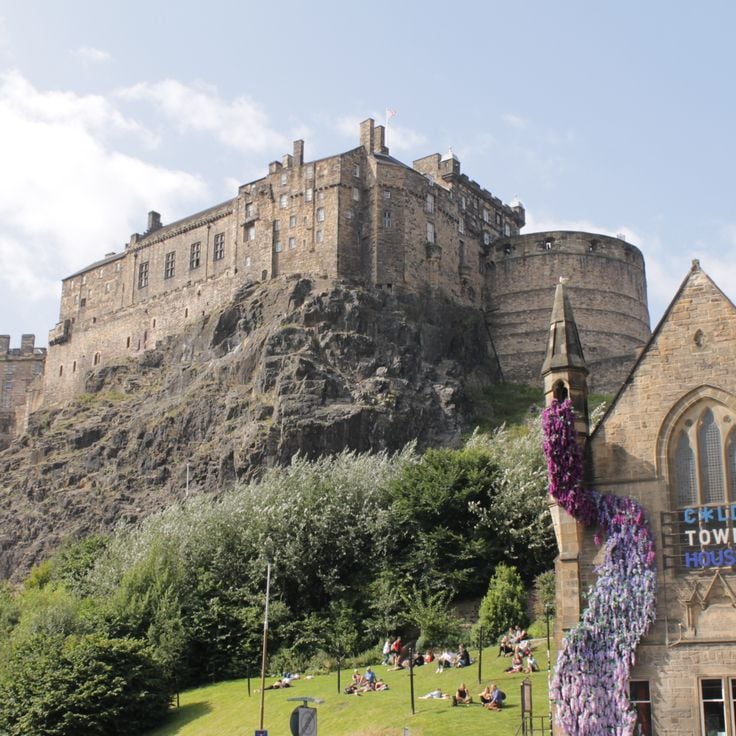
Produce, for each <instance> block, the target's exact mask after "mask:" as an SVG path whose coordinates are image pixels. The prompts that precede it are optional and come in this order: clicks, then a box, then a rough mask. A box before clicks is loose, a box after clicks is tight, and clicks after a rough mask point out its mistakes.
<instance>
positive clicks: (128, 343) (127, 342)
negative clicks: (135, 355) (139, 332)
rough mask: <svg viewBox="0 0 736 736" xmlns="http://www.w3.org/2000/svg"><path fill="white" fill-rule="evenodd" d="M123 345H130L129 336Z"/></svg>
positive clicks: (127, 346)
mask: <svg viewBox="0 0 736 736" xmlns="http://www.w3.org/2000/svg"><path fill="white" fill-rule="evenodd" d="M125 347H126V348H129V347H130V337H128V338H127V339H126V341H125Z"/></svg>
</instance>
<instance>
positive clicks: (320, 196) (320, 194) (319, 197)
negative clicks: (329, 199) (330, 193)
mask: <svg viewBox="0 0 736 736" xmlns="http://www.w3.org/2000/svg"><path fill="white" fill-rule="evenodd" d="M317 201H318V202H324V201H325V193H324V192H323V191H322V190H321V189H320V190H319V191H318V192H317Z"/></svg>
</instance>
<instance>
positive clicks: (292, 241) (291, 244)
mask: <svg viewBox="0 0 736 736" xmlns="http://www.w3.org/2000/svg"><path fill="white" fill-rule="evenodd" d="M294 248H296V238H289V250H294Z"/></svg>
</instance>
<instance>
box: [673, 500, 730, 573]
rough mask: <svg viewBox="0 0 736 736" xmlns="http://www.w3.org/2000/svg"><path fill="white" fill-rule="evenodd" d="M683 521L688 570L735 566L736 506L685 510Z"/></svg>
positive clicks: (684, 556)
mask: <svg viewBox="0 0 736 736" xmlns="http://www.w3.org/2000/svg"><path fill="white" fill-rule="evenodd" d="M680 521H681V523H682V526H681V527H680V533H681V537H680V538H681V541H682V544H683V546H684V547H685V550H684V551H683V556H682V562H683V564H684V566H685V567H689V568H695V569H698V568H700V569H702V568H706V567H731V566H732V565H736V525H735V524H734V522H736V504H733V503H732V504H727V505H724V506H701V507H700V508H689V509H683V511H682V516H681V518H680ZM688 548H689V549H688Z"/></svg>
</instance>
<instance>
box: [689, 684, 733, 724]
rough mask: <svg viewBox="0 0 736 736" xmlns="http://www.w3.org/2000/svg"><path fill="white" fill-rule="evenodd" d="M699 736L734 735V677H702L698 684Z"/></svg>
mask: <svg viewBox="0 0 736 736" xmlns="http://www.w3.org/2000/svg"><path fill="white" fill-rule="evenodd" d="M698 695H699V700H700V724H699V725H700V728H699V730H698V734H700V735H701V736H713V735H714V734H715V736H721V734H734V733H736V677H704V678H702V679H701V680H700V681H699V682H698Z"/></svg>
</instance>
